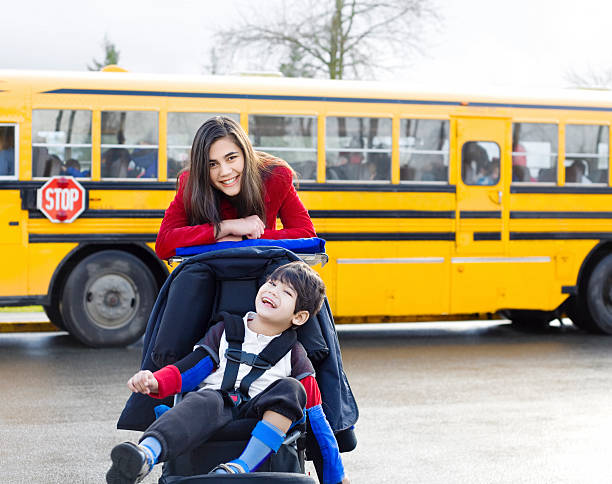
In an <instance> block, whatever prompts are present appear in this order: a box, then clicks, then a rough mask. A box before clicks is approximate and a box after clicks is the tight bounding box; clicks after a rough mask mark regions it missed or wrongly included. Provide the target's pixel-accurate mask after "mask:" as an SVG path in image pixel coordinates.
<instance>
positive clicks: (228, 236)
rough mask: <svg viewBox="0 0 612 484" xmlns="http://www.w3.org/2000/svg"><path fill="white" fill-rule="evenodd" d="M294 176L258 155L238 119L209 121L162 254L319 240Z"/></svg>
mask: <svg viewBox="0 0 612 484" xmlns="http://www.w3.org/2000/svg"><path fill="white" fill-rule="evenodd" d="M293 174H294V173H293V170H292V169H291V168H290V167H289V165H288V164H287V163H286V162H285V161H283V160H280V159H278V158H275V157H272V156H271V155H268V154H266V153H263V152H256V151H255V150H254V149H253V145H252V144H251V141H250V140H249V138H248V136H247V135H246V133H245V132H244V130H243V129H242V128H241V127H240V125H239V124H238V123H236V122H235V121H234V120H232V119H230V118H226V117H223V116H217V117H215V118H211V119H209V120H208V121H206V122H205V123H204V124H203V125H202V126H201V127H200V129H199V130H198V132H197V133H196V135H195V138H194V140H193V146H192V148H191V166H190V168H189V170H188V171H185V172H184V173H182V174H181V175H180V176H179V181H178V185H179V186H178V190H177V193H176V196H175V197H174V200H173V201H172V203H170V206H169V207H168V209H167V210H166V214H165V215H164V220H163V221H162V223H161V227H160V228H159V234H158V235H157V241H156V243H155V251H156V252H157V255H158V256H159V258H160V259H168V258H169V257H172V256H173V255H175V250H176V248H177V247H189V246H193V245H203V244H212V243H215V242H222V241H228V240H243V239H247V238H248V239H259V238H263V239H297V238H302V237H315V236H316V234H315V231H314V227H313V225H312V221H311V220H310V217H309V215H308V212H307V210H306V208H305V207H304V205H303V204H302V202H301V201H300V199H299V197H298V195H297V192H296V191H295V188H294V187H293ZM277 217H280V219H281V222H282V224H283V229H281V230H276V218H277Z"/></svg>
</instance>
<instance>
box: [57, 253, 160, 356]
mask: <svg viewBox="0 0 612 484" xmlns="http://www.w3.org/2000/svg"><path fill="white" fill-rule="evenodd" d="M156 295H157V285H156V283H155V279H154V277H153V274H151V271H150V270H149V269H148V267H147V266H146V265H145V264H144V263H143V262H142V261H141V260H140V259H138V258H137V257H135V256H133V255H132V254H129V253H127V252H122V251H119V250H104V251H101V252H96V253H94V254H91V255H89V256H87V257H85V258H84V259H83V260H82V261H81V262H79V264H78V265H77V266H76V267H75V268H74V269H73V271H72V272H71V273H70V275H69V276H68V278H67V279H66V284H65V285H64V289H63V291H62V314H63V316H64V323H65V325H66V329H67V330H68V331H69V332H70V334H72V335H73V336H74V337H75V338H77V339H78V340H79V341H81V342H82V343H83V344H85V345H87V346H94V347H102V346H125V345H128V344H130V343H133V342H134V341H136V340H138V338H140V337H141V336H142V334H143V333H144V331H145V328H146V325H147V321H148V319H149V314H150V313H151V309H152V308H153V303H154V302H155V297H156Z"/></svg>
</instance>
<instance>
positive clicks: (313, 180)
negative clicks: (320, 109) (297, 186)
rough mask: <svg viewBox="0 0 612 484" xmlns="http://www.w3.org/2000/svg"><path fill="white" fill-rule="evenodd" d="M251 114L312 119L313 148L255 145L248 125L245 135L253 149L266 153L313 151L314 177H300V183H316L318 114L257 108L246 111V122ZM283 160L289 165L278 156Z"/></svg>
mask: <svg viewBox="0 0 612 484" xmlns="http://www.w3.org/2000/svg"><path fill="white" fill-rule="evenodd" d="M251 116H270V117H271V116H275V117H279V118H280V117H283V118H311V119H313V120H314V125H313V138H314V145H313V146H314V147H313V148H291V147H287V148H284V147H278V148H275V147H272V146H262V147H256V146H255V143H253V141H252V140H251V132H250V127H249V130H247V136H248V137H249V140H251V144H252V145H253V148H254V149H255V150H261V151H264V152H266V153H269V152H270V151H274V150H276V151H281V152H282V151H288V152H312V151H314V155H315V156H314V160H315V163H316V166H315V176H314V178H300V183H302V182H303V183H316V182H317V173H318V167H319V117H320V116H319V115H318V114H316V113H314V114H298V113H290V114H287V113H285V112H284V111H283V112H278V111H275V112H267V111H265V110H257V111H249V112H248V113H247V124H248V123H249V122H250V120H251ZM280 158H281V159H282V160H283V161H285V162H287V164H289V165H290V163H289V162H288V161H287V160H285V158H283V157H282V156H281V157H280Z"/></svg>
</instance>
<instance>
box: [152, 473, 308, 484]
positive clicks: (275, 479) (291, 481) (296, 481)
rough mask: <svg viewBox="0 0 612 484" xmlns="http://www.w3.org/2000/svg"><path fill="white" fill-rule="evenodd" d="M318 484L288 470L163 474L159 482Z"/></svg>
mask: <svg viewBox="0 0 612 484" xmlns="http://www.w3.org/2000/svg"><path fill="white" fill-rule="evenodd" d="M232 483H236V484H265V483H270V484H316V481H315V480H314V479H313V478H312V477H310V476H305V475H304V474H293V473H288V472H251V473H249V474H233V475H221V476H220V475H214V474H205V475H201V476H166V477H164V476H162V477H161V478H160V479H159V484H232Z"/></svg>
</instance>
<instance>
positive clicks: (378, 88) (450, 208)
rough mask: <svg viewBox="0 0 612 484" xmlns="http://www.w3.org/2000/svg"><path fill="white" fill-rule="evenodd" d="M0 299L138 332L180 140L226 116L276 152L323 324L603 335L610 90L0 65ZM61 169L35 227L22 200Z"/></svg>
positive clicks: (610, 324)
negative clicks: (326, 304) (52, 211)
mask: <svg viewBox="0 0 612 484" xmlns="http://www.w3.org/2000/svg"><path fill="white" fill-rule="evenodd" d="M0 81H1V84H0V148H1V150H0V197H2V200H1V202H2V203H1V205H0V206H1V207H2V208H1V213H2V216H1V218H0V243H1V244H2V246H3V250H4V254H5V257H4V262H3V270H2V271H1V273H0V274H1V275H0V305H26V304H42V305H44V307H45V310H46V312H47V314H48V315H49V317H50V319H51V321H52V322H53V323H54V324H56V325H57V326H59V327H62V328H65V329H67V330H68V331H70V332H71V333H72V334H74V335H75V336H76V337H77V338H79V339H80V340H81V341H83V342H84V343H86V344H90V345H93V346H103V345H118V344H126V343H129V342H130V341H134V340H135V339H137V338H138V337H139V336H140V335H141V334H142V331H143V329H144V326H145V324H146V319H147V316H148V313H149V311H150V309H151V306H152V304H153V301H154V299H155V295H156V293H157V291H158V289H159V287H160V285H161V284H162V283H163V281H164V279H165V277H166V276H167V274H168V266H167V265H166V264H165V263H163V262H162V261H159V260H158V258H157V257H156V256H155V253H154V251H153V248H154V242H155V237H156V233H157V230H158V228H159V224H160V222H161V219H162V217H163V212H164V209H165V208H166V207H167V206H168V204H169V203H170V201H171V200H172V198H173V197H174V195H175V182H176V176H177V173H178V172H179V171H180V170H181V169H182V168H183V167H184V166H186V163H187V161H188V159H189V148H190V144H191V141H192V138H193V135H194V133H195V131H196V130H197V128H198V127H199V126H200V124H201V123H202V122H203V121H204V120H205V119H207V118H208V117H210V116H212V115H216V114H224V115H228V116H233V117H234V118H235V119H237V120H239V122H240V123H241V125H242V126H243V127H244V128H245V130H247V132H248V133H249V136H250V137H251V139H252V141H253V143H254V145H255V146H256V148H258V149H261V150H263V151H267V152H270V153H272V154H275V155H278V156H280V157H282V158H284V159H285V160H287V161H288V162H289V163H290V164H291V165H292V167H293V168H294V169H295V171H296V172H297V174H298V175H299V185H298V190H299V192H300V197H301V198H302V200H303V202H304V203H305V205H306V207H307V208H308V210H309V212H310V215H311V217H312V218H313V221H314V223H315V228H316V230H317V233H318V234H319V235H320V236H321V237H322V238H324V239H325V240H326V241H327V253H328V255H329V263H328V264H327V265H326V266H325V267H323V268H320V269H319V270H320V272H321V274H322V276H323V278H324V280H325V282H326V284H327V288H328V297H329V301H330V304H331V308H332V312H333V314H334V316H335V318H336V320H337V321H338V322H347V321H350V322H356V321H372V322H373V321H418V320H427V319H461V318H486V317H492V316H493V315H494V314H496V313H503V314H504V315H506V316H507V317H509V318H510V319H512V320H513V321H514V322H515V323H518V324H525V323H533V324H543V323H545V322H547V321H549V320H551V319H552V318H554V317H556V316H559V315H561V314H563V313H565V314H569V315H570V316H571V317H572V319H573V320H574V322H575V323H576V324H577V325H579V326H581V327H583V328H585V329H587V330H592V331H597V332H602V333H612V208H611V207H612V186H611V183H612V178H611V177H612V172H611V171H610V169H609V160H610V146H611V145H610V120H611V119H612V94H611V93H610V92H605V91H599V92H596V91H569V90H568V91H558V92H554V93H553V92H544V93H517V94H516V95H513V94H510V93H507V92H505V93H483V92H479V93H469V92H451V91H449V92H426V91H422V90H420V91H417V90H410V89H408V88H406V87H405V86H403V85H399V84H384V83H373V82H351V81H321V80H304V79H282V78H258V77H233V78H230V77H201V76H197V77H196V76H194V77H185V76H159V75H155V76H153V75H138V74H131V73H127V72H95V73H91V72H87V73H61V72H53V73H51V72H16V71H0ZM58 175H62V176H72V177H74V178H75V179H76V180H77V181H78V182H80V184H81V185H82V186H83V188H84V189H85V192H86V196H85V198H86V206H85V208H84V210H83V212H82V213H81V214H80V216H78V217H77V218H76V219H75V220H74V221H72V222H71V223H53V222H52V221H51V220H49V219H48V218H47V216H45V215H44V214H43V213H41V210H40V209H39V205H37V192H38V190H39V189H40V188H41V187H42V186H43V184H45V183H46V182H48V181H49V180H50V179H52V177H54V176H58Z"/></svg>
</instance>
